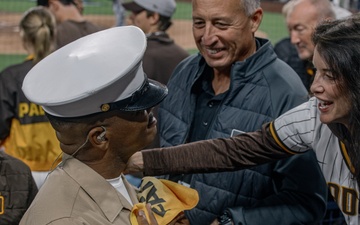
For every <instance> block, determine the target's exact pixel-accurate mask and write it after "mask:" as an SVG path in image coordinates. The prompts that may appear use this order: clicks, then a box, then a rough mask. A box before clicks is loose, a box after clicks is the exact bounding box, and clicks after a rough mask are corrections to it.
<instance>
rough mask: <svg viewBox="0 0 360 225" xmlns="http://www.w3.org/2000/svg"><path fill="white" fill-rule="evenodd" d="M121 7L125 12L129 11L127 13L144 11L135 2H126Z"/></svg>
mask: <svg viewBox="0 0 360 225" xmlns="http://www.w3.org/2000/svg"><path fill="white" fill-rule="evenodd" d="M122 5H123V6H124V8H125V9H126V10H129V11H131V12H135V13H137V12H141V11H143V10H145V9H144V8H143V7H141V6H139V5H138V4H136V3H135V2H127V3H123V4H122Z"/></svg>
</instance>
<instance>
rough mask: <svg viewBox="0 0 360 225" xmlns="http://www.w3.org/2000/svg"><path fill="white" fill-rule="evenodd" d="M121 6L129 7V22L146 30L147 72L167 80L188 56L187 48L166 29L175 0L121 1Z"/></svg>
mask: <svg viewBox="0 0 360 225" xmlns="http://www.w3.org/2000/svg"><path fill="white" fill-rule="evenodd" d="M123 6H124V8H125V9H126V10H128V11H131V15H130V21H131V23H132V25H135V26H137V27H139V28H140V29H141V30H143V31H144V33H145V34H146V37H147V43H148V44H147V47H146V51H145V54H144V71H145V73H146V75H147V76H148V77H149V78H151V79H154V80H156V81H159V82H160V83H163V84H166V83H167V82H168V80H169V78H170V76H171V74H172V72H173V70H174V69H175V67H176V66H177V65H178V64H179V62H181V60H183V59H185V58H186V57H187V56H189V54H188V52H187V51H186V50H184V49H183V48H181V47H180V46H179V45H177V44H176V43H175V42H174V40H173V39H171V38H170V37H169V35H168V34H167V33H166V31H167V30H168V29H169V27H170V26H171V25H172V21H171V17H172V16H173V15H174V13H175V10H176V2H175V0H152V1H148V0H134V1H132V2H127V3H123Z"/></svg>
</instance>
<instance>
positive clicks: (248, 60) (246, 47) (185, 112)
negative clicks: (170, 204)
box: [159, 0, 326, 225]
mask: <svg viewBox="0 0 360 225" xmlns="http://www.w3.org/2000/svg"><path fill="white" fill-rule="evenodd" d="M262 17H263V11H262V9H261V8H260V1H259V0H256V1H255V0H227V1H222V0H193V1H192V18H193V36H194V40H195V43H196V45H197V48H198V50H199V52H200V53H199V54H195V55H192V56H189V57H188V58H187V59H185V60H183V61H182V62H181V63H180V64H179V65H178V66H177V67H176V69H175V71H174V73H173V75H172V76H171V79H170V80H169V82H168V88H169V95H168V97H167V98H166V99H165V100H164V101H163V103H161V105H160V110H159V116H160V117H159V119H160V125H159V133H160V141H161V146H165V147H166V146H176V145H180V144H183V143H188V142H195V141H199V140H204V139H211V138H218V137H230V136H235V135H237V134H239V133H243V132H248V131H254V130H256V129H259V128H260V127H261V125H262V124H263V123H265V122H269V121H271V120H272V119H274V118H276V117H277V116H280V115H281V114H282V113H283V112H285V111H287V110H289V109H291V108H293V107H295V106H297V105H299V104H301V103H303V102H304V101H306V100H307V91H306V89H305V87H304V86H303V85H302V83H301V80H300V79H299V77H298V76H297V75H296V73H295V72H294V71H293V70H292V69H291V68H290V67H289V66H288V65H286V64H285V63H284V62H283V61H281V60H279V59H278V58H277V57H276V54H275V53H274V51H273V49H272V46H271V43H270V41H269V40H267V39H262V38H257V37H254V36H255V32H256V31H257V29H258V27H259V26H260V23H261V21H262ZM239 37H241V38H239ZM194 151H196V149H194ZM189 157H190V158H191V155H189ZM203 160H207V159H206V153H204V159H203ZM200 164H201V163H200ZM304 171H307V172H309V171H311V173H306V172H304ZM295 174H296V175H295ZM168 179H170V180H172V181H175V182H180V183H182V184H184V185H187V186H190V187H191V188H195V189H196V190H198V192H199V194H200V201H199V203H198V205H197V206H196V208H195V209H192V210H190V211H187V212H185V215H186V217H187V218H188V219H189V221H190V224H196V225H209V224H210V223H212V222H213V221H214V220H215V219H216V218H217V217H220V216H221V218H219V221H220V224H225V220H224V218H225V217H229V216H231V217H232V218H233V222H234V224H244V225H245V224H268V225H271V224H274V225H278V224H282V225H284V224H311V223H315V222H317V221H319V220H320V219H321V218H322V217H323V215H324V212H325V208H326V183H325V181H324V179H323V177H322V174H321V171H320V169H319V167H318V165H317V162H316V159H315V155H314V154H313V153H311V154H307V155H301V156H298V157H294V158H291V159H289V160H284V161H281V162H277V163H272V164H267V165H264V166H259V167H254V168H252V169H251V170H244V171H238V172H232V173H221V174H218V173H213V174H191V175H184V174H177V175H171V176H170V177H168ZM226 208H230V209H231V215H225V214H223V213H224V210H225V209H226ZM286 215H288V216H286ZM293 215H296V216H293Z"/></svg>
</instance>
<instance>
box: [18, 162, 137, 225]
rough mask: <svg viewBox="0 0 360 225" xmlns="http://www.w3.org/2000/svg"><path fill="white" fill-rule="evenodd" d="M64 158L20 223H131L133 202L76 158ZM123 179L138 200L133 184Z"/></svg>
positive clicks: (22, 224)
mask: <svg viewBox="0 0 360 225" xmlns="http://www.w3.org/2000/svg"><path fill="white" fill-rule="evenodd" d="M65 157H68V158H67V160H66V159H65ZM64 162H65V163H62V164H60V166H59V167H57V168H56V169H55V170H54V171H53V172H52V173H51V174H50V175H49V177H48V178H47V180H46V181H45V183H44V185H43V186H42V187H41V189H40V191H39V193H38V195H37V196H36V198H35V200H34V201H33V202H32V204H31V206H30V207H29V209H28V210H27V212H26V213H25V215H24V217H23V218H22V220H21V222H20V225H24V224H26V225H45V224H52V225H55V224H56V225H59V224H64V225H75V224H77V225H80V224H81V225H86V224H89V225H95V224H101V225H107V224H121V225H126V224H130V212H131V209H132V205H130V203H129V202H128V201H127V200H126V199H125V197H124V196H122V195H121V194H120V193H119V192H118V191H117V190H116V189H115V188H114V187H113V186H112V185H111V184H110V183H109V182H108V181H106V180H105V179H104V178H103V177H102V176H100V175H99V174H98V173H96V172H95V171H94V170H92V169H91V168H90V167H88V166H87V165H85V164H83V163H82V162H80V161H78V160H77V159H75V158H72V157H69V156H64ZM123 181H124V185H125V187H126V189H127V190H128V192H129V195H130V198H131V200H132V201H133V203H134V204H135V203H138V200H137V198H136V192H135V188H134V187H133V186H131V185H130V184H129V183H128V182H127V181H126V179H125V178H124V177H123Z"/></svg>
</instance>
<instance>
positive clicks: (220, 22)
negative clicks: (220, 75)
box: [192, 0, 262, 70]
mask: <svg viewBox="0 0 360 225" xmlns="http://www.w3.org/2000/svg"><path fill="white" fill-rule="evenodd" d="M192 2H193V3H192V4H193V13H192V17H193V35H194V39H195V42H196V45H197V47H198V49H199V51H200V53H201V54H202V55H203V56H204V58H205V60H206V62H207V63H208V65H209V66H210V67H213V68H215V69H218V70H224V69H225V70H228V69H230V68H231V65H232V64H233V63H234V62H236V61H243V60H244V59H246V58H247V57H249V56H250V55H252V54H253V53H254V52H255V51H256V44H255V41H254V33H255V31H256V30H257V29H258V27H259V25H260V22H261V19H262V10H261V9H257V10H256V12H254V13H253V15H252V16H250V17H249V16H247V15H246V14H245V11H244V9H243V8H242V6H241V3H240V1H239V0H226V1H223V0H193V1H192Z"/></svg>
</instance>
